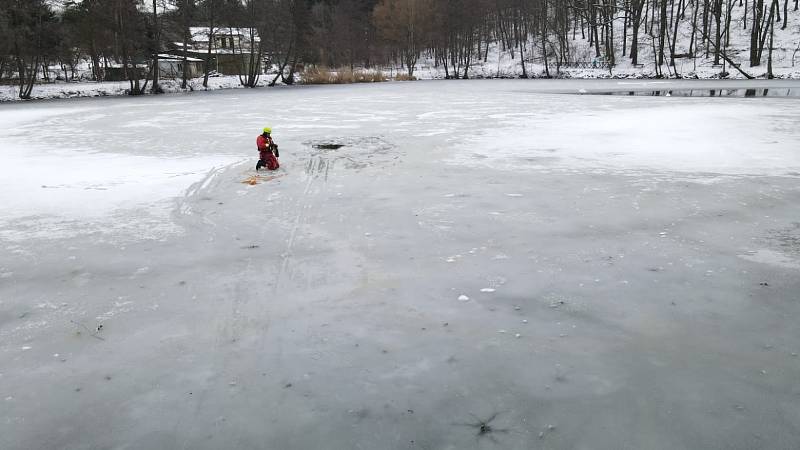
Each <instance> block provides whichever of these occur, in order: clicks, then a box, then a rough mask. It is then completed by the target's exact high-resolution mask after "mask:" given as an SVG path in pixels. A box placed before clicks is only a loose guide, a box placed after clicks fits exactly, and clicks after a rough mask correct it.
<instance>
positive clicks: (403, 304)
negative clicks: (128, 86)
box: [0, 80, 800, 450]
mask: <svg viewBox="0 0 800 450" xmlns="http://www.w3.org/2000/svg"><path fill="white" fill-rule="evenodd" d="M637 83H638V84H636V85H632V84H631V82H630V81H628V82H625V81H574V82H571V81H552V82H532V81H523V80H517V81H513V80H495V81H453V82H437V81H431V82H416V83H384V84H377V85H349V86H330V87H313V86H309V87H294V88H280V89H270V90H236V91H231V90H228V91H216V92H207V93H202V92H199V93H192V94H188V95H173V96H169V95H168V96H157V97H142V98H127V97H120V98H105V99H75V100H69V101H57V102H46V101H45V102H37V103H25V104H22V103H17V104H3V105H0V123H2V127H1V128H0V152H1V153H2V158H3V164H2V165H0V248H2V252H0V405H2V408H0V449H3V450H17V449H19V450H22V449H172V448H182V449H223V448H224V449H471V448H480V449H490V448H497V449H531V448H542V449H546V448H549V449H700V448H703V449H710V448H719V449H722V448H724V449H753V448H759V449H788V448H797V446H798V443H800V385H798V383H797V380H798V379H800V357H798V353H800V327H798V325H797V324H798V321H797V318H798V317H800V114H798V112H800V99H798V98H797V97H787V98H778V97H766V98H717V97H715V98H695V97H692V98H687V97H678V96H673V97H664V96H659V97H647V96H627V95H576V94H577V93H578V92H579V91H580V90H583V92H584V93H591V92H593V91H597V92H608V91H615V90H619V91H625V92H628V91H630V90H645V91H646V90H669V89H710V88H719V87H720V82H706V83H705V84H703V83H700V84H698V83H692V82H664V81H661V82H637ZM709 83H711V84H709ZM731 83H733V84H730V83H726V84H723V85H722V87H725V88H731V89H732V88H738V87H754V86H758V87H769V88H771V89H775V88H781V89H796V90H800V83H798V82H791V81H783V82H767V81H760V82H757V83H758V84H757V85H756V84H752V83H750V84H748V83H746V82H731ZM737 83H738V84H737ZM792 83H794V84H792ZM265 125H271V126H272V127H273V129H274V136H275V139H276V142H277V143H278V144H279V145H280V150H281V163H282V165H283V167H282V168H281V169H280V170H279V171H278V172H276V173H271V174H263V175H262V176H261V177H260V178H258V179H257V180H256V181H257V184H254V185H251V184H249V183H243V181H246V180H248V179H249V178H250V177H251V176H253V175H255V172H254V170H253V168H254V165H255V162H256V160H255V156H256V155H257V153H256V151H255V145H254V144H255V142H254V141H255V138H256V135H257V134H258V132H259V130H260V129H261V128H262V127H263V126H265ZM320 144H340V145H343V146H342V147H341V148H339V149H336V150H323V149H320V148H318V147H317V146H319V145H320Z"/></svg>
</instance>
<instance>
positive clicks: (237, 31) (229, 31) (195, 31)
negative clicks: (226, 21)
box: [189, 27, 260, 42]
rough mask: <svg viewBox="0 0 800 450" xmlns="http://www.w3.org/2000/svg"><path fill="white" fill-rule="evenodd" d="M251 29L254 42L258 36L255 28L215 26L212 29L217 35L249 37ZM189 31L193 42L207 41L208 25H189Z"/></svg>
mask: <svg viewBox="0 0 800 450" xmlns="http://www.w3.org/2000/svg"><path fill="white" fill-rule="evenodd" d="M251 30H252V32H253V35H254V37H255V40H256V42H258V41H259V40H260V38H259V36H258V30H256V29H255V28H238V27H217V28H216V29H215V30H214V34H215V35H217V36H240V37H242V38H248V39H249V38H250V31H251ZM189 33H190V34H191V36H192V40H193V41H195V42H208V27H189Z"/></svg>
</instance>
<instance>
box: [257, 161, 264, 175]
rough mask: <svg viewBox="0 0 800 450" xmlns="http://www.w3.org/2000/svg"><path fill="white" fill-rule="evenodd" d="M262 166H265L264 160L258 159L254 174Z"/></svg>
mask: <svg viewBox="0 0 800 450" xmlns="http://www.w3.org/2000/svg"><path fill="white" fill-rule="evenodd" d="M264 166H265V164H264V160H262V159H259V160H258V162H257V163H256V172H258V171H259V170H260V169H261V168H262V167H264Z"/></svg>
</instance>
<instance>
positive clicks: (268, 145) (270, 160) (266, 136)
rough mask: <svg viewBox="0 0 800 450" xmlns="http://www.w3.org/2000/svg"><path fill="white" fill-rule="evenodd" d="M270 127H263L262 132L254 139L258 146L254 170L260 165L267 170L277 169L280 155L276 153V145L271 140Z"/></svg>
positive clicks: (259, 167) (257, 169) (258, 168)
mask: <svg viewBox="0 0 800 450" xmlns="http://www.w3.org/2000/svg"><path fill="white" fill-rule="evenodd" d="M271 134H272V128H270V127H265V128H264V130H263V133H261V135H260V136H258V138H257V139H256V145H257V146H258V162H257V163H256V172H258V171H259V170H260V169H261V168H262V167H266V168H267V169H269V170H277V169H278V167H280V166H281V165H280V164H279V163H278V158H279V157H280V156H281V155H280V153H278V145H277V144H276V143H275V141H273V140H272V136H271Z"/></svg>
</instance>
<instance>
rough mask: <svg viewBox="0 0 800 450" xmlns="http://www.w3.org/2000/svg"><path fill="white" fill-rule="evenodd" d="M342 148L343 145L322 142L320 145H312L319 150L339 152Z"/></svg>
mask: <svg viewBox="0 0 800 450" xmlns="http://www.w3.org/2000/svg"><path fill="white" fill-rule="evenodd" d="M342 147H344V144H334V143H332V142H324V143H321V144H314V148H316V149H319V150H339V149H340V148H342Z"/></svg>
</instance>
